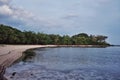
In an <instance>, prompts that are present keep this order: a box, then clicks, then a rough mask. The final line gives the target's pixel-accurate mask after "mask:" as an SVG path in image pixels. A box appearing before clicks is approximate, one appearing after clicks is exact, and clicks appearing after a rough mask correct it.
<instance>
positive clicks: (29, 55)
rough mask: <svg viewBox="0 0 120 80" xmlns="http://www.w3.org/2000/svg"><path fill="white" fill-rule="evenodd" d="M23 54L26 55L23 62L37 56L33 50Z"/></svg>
mask: <svg viewBox="0 0 120 80" xmlns="http://www.w3.org/2000/svg"><path fill="white" fill-rule="evenodd" d="M23 54H24V55H23V58H22V60H23V61H25V60H26V59H28V58H31V57H33V56H35V55H36V54H35V52H34V51H33V50H32V49H29V50H27V51H25V52H24V53H23Z"/></svg>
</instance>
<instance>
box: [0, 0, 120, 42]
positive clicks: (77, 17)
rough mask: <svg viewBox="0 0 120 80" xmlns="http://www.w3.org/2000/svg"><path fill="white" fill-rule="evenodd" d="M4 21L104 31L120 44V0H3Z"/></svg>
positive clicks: (65, 30) (57, 30)
mask: <svg viewBox="0 0 120 80" xmlns="http://www.w3.org/2000/svg"><path fill="white" fill-rule="evenodd" d="M0 24H6V25H11V26H14V27H15V28H18V29H20V30H32V31H35V32H38V31H39V32H44V33H54V34H61V35H64V34H68V35H73V34H77V33H81V32H85V33H88V34H95V35H98V34H100V35H106V36H108V37H109V38H108V42H110V43H112V44H120V36H119V34H120V0H0Z"/></svg>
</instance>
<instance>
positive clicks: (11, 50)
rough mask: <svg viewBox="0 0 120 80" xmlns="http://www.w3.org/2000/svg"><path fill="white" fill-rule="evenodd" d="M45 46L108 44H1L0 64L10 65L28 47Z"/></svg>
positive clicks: (83, 46) (89, 46) (90, 46)
mask: <svg viewBox="0 0 120 80" xmlns="http://www.w3.org/2000/svg"><path fill="white" fill-rule="evenodd" d="M43 47H44V48H45V47H51V48H52V47H80V48H105V47H108V46H106V45H0V65H3V66H5V67H8V66H10V65H11V64H12V63H14V62H15V61H16V60H17V59H19V58H20V57H21V56H22V55H23V52H24V51H26V50H28V49H34V48H43Z"/></svg>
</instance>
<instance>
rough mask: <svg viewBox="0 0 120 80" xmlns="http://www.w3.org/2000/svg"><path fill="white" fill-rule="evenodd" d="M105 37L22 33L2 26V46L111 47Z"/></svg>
mask: <svg viewBox="0 0 120 80" xmlns="http://www.w3.org/2000/svg"><path fill="white" fill-rule="evenodd" d="M107 38H108V37H107V36H104V35H88V34H86V33H80V34H76V35H73V36H69V35H63V36H61V35H58V34H45V33H40V32H38V33H36V32H33V31H21V30H18V29H16V28H13V27H11V26H7V25H3V24H0V44H40V45H49V44H52V45H109V44H108V43H107V42H106V39H107Z"/></svg>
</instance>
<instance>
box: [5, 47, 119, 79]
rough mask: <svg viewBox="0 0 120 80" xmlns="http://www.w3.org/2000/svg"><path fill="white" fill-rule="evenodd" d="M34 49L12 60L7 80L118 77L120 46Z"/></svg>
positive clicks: (7, 72)
mask: <svg viewBox="0 0 120 80" xmlns="http://www.w3.org/2000/svg"><path fill="white" fill-rule="evenodd" d="M34 52H35V53H36V56H35V57H33V58H31V59H28V60H27V61H26V62H22V61H20V62H19V63H17V64H14V65H13V66H11V67H10V68H8V69H7V71H6V74H5V76H7V77H8V78H10V77H11V78H10V80H120V69H119V67H120V47H107V48H79V47H77V48H74V47H58V48H39V49H36V50H34ZM13 73H15V75H14V76H12V74H13Z"/></svg>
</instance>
